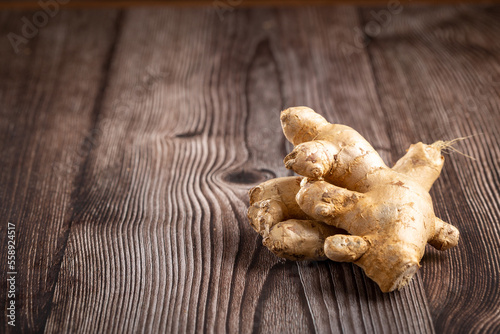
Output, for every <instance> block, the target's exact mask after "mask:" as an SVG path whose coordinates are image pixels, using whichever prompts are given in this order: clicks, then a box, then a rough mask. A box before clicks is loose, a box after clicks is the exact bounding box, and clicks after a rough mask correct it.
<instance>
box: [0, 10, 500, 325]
mask: <svg viewBox="0 0 500 334" xmlns="http://www.w3.org/2000/svg"><path fill="white" fill-rule="evenodd" d="M35 13H36V11H31V12H18V11H14V12H3V13H1V14H0V35H2V36H7V35H8V34H9V33H10V32H13V33H15V34H18V35H22V27H23V21H22V18H23V17H26V18H28V20H30V19H31V18H32V17H33V15H34V14H35ZM387 13H389V11H388V9H387V8H386V7H381V8H373V9H372V8H355V7H315V8H279V9H278V8H254V9H243V8H235V9H234V10H228V11H219V10H218V9H217V8H216V7H211V8H203V9H179V8H177V9H174V8H135V9H127V10H119V9H109V10H89V9H86V10H68V11H65V10H61V11H60V12H58V13H57V14H56V15H55V16H54V17H51V18H50V20H49V22H48V24H47V25H46V26H43V27H40V28H39V29H37V30H38V31H37V33H36V36H34V37H30V38H28V39H27V42H26V43H22V45H19V52H18V53H16V52H15V51H14V49H13V48H12V46H11V44H10V43H9V40H8V39H7V38H5V37H4V38H3V39H2V41H1V43H2V44H1V48H0V61H1V62H0V63H1V64H2V66H1V67H0V79H1V80H0V87H1V88H0V116H1V118H0V129H1V131H0V148H1V150H2V151H1V152H2V154H1V155H0V216H1V217H2V224H1V226H0V233H1V234H0V240H1V245H2V248H1V249H0V256H1V259H2V260H1V261H0V268H1V274H0V279H1V280H2V281H4V282H5V281H6V279H7V274H6V273H7V271H9V270H8V268H7V223H8V222H11V223H14V224H15V225H16V242H17V243H16V251H17V259H16V265H17V268H16V270H17V275H16V286H17V291H16V307H17V308H16V327H15V328H12V327H10V326H8V325H7V318H6V317H5V315H6V314H7V310H6V308H7V301H8V298H7V294H6V292H7V291H6V289H1V290H0V308H1V309H2V310H3V314H2V317H1V318H0V319H2V322H1V327H0V331H1V332H3V331H16V330H17V331H24V332H42V331H46V332H49V333H50V332H84V333H86V332H101V333H107V332H116V333H122V332H128V333H132V332H147V333H155V332H167V333H184V332H188V333H193V332H204V331H205V332H215V333H221V332H230V333H234V332H244V333H249V332H256V333H257V332H262V333H267V332H278V333H308V332H318V333H327V332H335V333H336V332H345V333H364V332H368V333H372V332H375V333H403V332H404V333H432V332H437V333H442V332H446V333H459V332H478V333H484V332H487V333H497V332H499V331H500V278H499V274H500V225H499V223H500V219H499V216H500V215H499V207H500V199H499V198H500V189H499V188H500V176H499V172H498V170H499V168H500V141H499V139H498V133H499V131H500V39H499V38H498V36H500V8H499V7H480V6H475V7H474V6H460V7H451V6H449V7H421V6H419V7H404V8H402V10H401V11H399V12H392V13H390V14H389V15H387ZM293 105H308V106H310V107H312V108H314V109H315V110H317V111H318V112H320V113H322V114H323V115H325V117H327V118H328V119H329V120H330V121H332V122H337V123H343V124H347V125H350V126H352V127H354V128H356V129H357V130H358V131H359V132H361V133H362V134H363V135H364V136H365V137H366V138H367V139H368V140H369V141H370V142H371V143H372V144H373V145H374V147H375V148H376V149H377V150H378V151H379V152H380V154H381V155H382V157H383V158H384V159H385V160H386V162H387V163H388V164H393V163H394V162H395V161H396V160H397V159H398V158H399V157H400V156H401V155H403V154H404V152H405V149H406V148H407V147H408V146H409V145H410V144H411V143H414V142H418V141H424V142H428V143H429V142H433V141H435V140H439V139H445V140H449V139H453V138H457V137H464V136H469V135H474V136H473V137H471V138H469V139H467V140H465V141H462V142H460V144H458V145H457V148H458V149H460V150H461V151H463V152H464V153H465V154H468V155H471V156H474V157H475V158H476V160H471V159H468V158H467V157H465V156H462V155H459V154H456V153H453V154H450V155H448V156H447V157H446V163H445V167H444V169H443V172H442V176H441V177H440V179H439V181H438V182H437V183H436V184H435V186H434V188H433V189H432V191H431V195H432V196H433V198H434V203H435V210H436V213H437V214H438V215H439V216H440V217H441V218H443V219H444V220H446V221H448V222H451V223H452V224H454V225H455V226H457V227H458V228H459V230H460V231H461V240H460V244H459V246H458V247H457V248H455V249H453V250H450V251H447V252H443V253H440V252H437V251H435V250H433V249H431V248H429V249H427V254H426V255H425V257H424V259H423V261H422V265H423V267H422V269H421V270H420V272H419V273H418V274H417V276H416V278H415V279H414V280H413V281H412V283H411V284H410V285H409V286H408V287H407V288H405V289H403V290H402V291H400V292H395V293H390V294H383V293H381V292H380V291H379V289H378V287H377V286H376V285H375V284H374V283H373V282H372V281H370V280H369V279H367V278H366V277H365V276H364V274H363V272H362V271H361V270H360V269H359V268H357V267H354V266H352V265H351V264H338V263H333V262H330V261H327V262H319V263H316V262H291V261H283V260H279V259H278V258H276V257H275V256H274V255H272V254H271V253H270V252H269V251H268V250H267V249H266V248H264V247H263V246H262V244H261V238H260V237H259V236H258V235H257V234H256V233H255V232H254V231H253V230H252V229H251V227H250V226H249V224H248V222H247V218H246V209H247V206H248V198H247V190H248V189H249V188H250V187H252V186H254V185H255V184H258V183H259V182H262V181H264V180H266V179H268V178H271V177H275V176H286V175H289V171H287V170H286V169H285V168H284V166H283V164H282V158H283V157H284V155H285V154H286V153H287V152H288V151H289V150H290V145H289V144H287V143H285V139H284V137H283V135H282V132H281V129H280V124H279V112H280V110H281V109H283V108H285V107H287V106H293Z"/></svg>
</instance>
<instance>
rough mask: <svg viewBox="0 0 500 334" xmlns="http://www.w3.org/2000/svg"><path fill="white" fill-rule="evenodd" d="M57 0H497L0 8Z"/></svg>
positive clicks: (14, 1) (4, 0)
mask: <svg viewBox="0 0 500 334" xmlns="http://www.w3.org/2000/svg"><path fill="white" fill-rule="evenodd" d="M54 1H57V3H60V4H61V5H62V6H63V7H65V8H81V7H85V8H88V7H100V8H103V7H122V8H123V7H139V6H165V5H167V6H178V7H194V6H212V7H214V8H215V7H218V8H224V9H225V10H232V9H233V8H236V7H259V6H293V7H295V6H328V5H351V6H354V5H355V6H387V4H388V3H401V4H429V5H439V4H441V5H442V4H465V3H469V4H472V3H473V4H495V3H499V2H500V0H474V1H473V0H395V1H392V2H391V1H387V0H0V8H4V9H12V8H24V9H29V8H40V7H41V5H40V3H54Z"/></svg>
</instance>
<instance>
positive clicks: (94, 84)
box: [0, 11, 115, 332]
mask: <svg viewBox="0 0 500 334" xmlns="http://www.w3.org/2000/svg"><path fill="white" fill-rule="evenodd" d="M32 14H33V13H32V12H8V13H6V12H4V13H2V14H1V15H0V35H2V42H1V45H2V47H1V48H0V63H1V64H2V66H0V105H1V107H0V147H1V151H2V154H1V155H0V203H1V205H0V216H1V217H2V223H1V225H0V235H1V237H0V240H1V244H2V247H1V249H0V258H1V259H2V261H1V262H0V268H1V269H0V273H1V274H0V278H1V281H2V282H6V279H7V272H13V271H15V272H17V274H16V275H8V276H9V277H11V276H14V277H15V284H16V297H15V299H12V298H9V299H8V298H7V290H6V289H4V286H3V287H2V289H0V309H2V310H4V311H3V313H2V315H1V319H2V321H1V322H0V332H10V331H14V330H15V331H16V332H41V331H43V329H44V326H45V322H46V319H47V316H48V314H49V313H50V311H51V301H52V296H53V293H54V288H55V284H56V280H57V273H58V272H59V268H60V264H61V261H62V257H63V255H64V250H65V244H66V241H67V237H68V233H69V228H70V225H71V221H70V217H71V215H72V211H73V210H75V209H77V208H76V207H75V202H74V195H75V194H76V193H77V192H78V188H79V183H78V176H79V174H80V173H82V172H83V170H82V169H81V168H82V166H84V164H83V163H84V161H85V159H86V157H87V155H88V152H89V151H90V150H91V148H92V145H93V143H92V140H93V139H94V138H93V135H92V132H91V128H92V126H93V122H94V121H95V120H94V111H95V109H96V108H98V105H97V103H98V102H97V101H98V97H99V90H100V88H102V87H101V86H102V85H101V84H100V83H102V82H104V81H103V80H105V76H106V66H107V62H108V58H109V52H110V46H111V45H112V41H113V37H114V34H113V24H114V20H115V12H103V11H100V12H92V11H86V12H79V11H73V12H64V13H60V14H59V15H58V16H57V17H54V18H51V22H50V25H47V26H45V27H42V28H40V29H38V31H37V33H36V34H35V33H34V32H33V33H34V34H35V35H36V36H33V37H31V38H30V39H29V41H28V42H27V43H22V48H21V45H20V46H19V47H20V53H19V54H16V52H15V51H14V48H13V47H12V46H11V45H10V44H9V41H8V39H7V38H5V36H7V34H8V33H16V34H21V32H20V30H21V29H22V28H21V27H22V25H23V22H22V21H21V19H22V17H24V16H27V17H29V16H30V15H32ZM82 26H85V27H86V28H85V29H82ZM95 36H99V38H98V39H96V38H95ZM8 222H11V223H13V224H15V226H16V227H15V231H16V239H15V241H16V265H15V268H14V269H13V268H8V267H7V223H8ZM4 245H5V247H4ZM2 284H5V283H2ZM11 300H15V302H16V304H15V307H16V320H15V327H11V326H9V325H7V321H6V320H7V319H6V315H7V311H6V309H7V303H10V301H11ZM9 320H10V319H9Z"/></svg>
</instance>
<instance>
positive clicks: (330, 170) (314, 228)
mask: <svg viewBox="0 0 500 334" xmlns="http://www.w3.org/2000/svg"><path fill="white" fill-rule="evenodd" d="M281 123H282V127H283V131H284V134H285V136H286V138H287V139H288V140H289V141H290V142H291V143H292V144H293V145H294V146H295V148H294V150H293V151H292V152H291V153H290V154H289V155H288V156H287V157H286V158H285V166H286V167H287V168H289V169H293V170H294V171H295V172H296V173H297V174H300V175H302V176H303V177H287V178H277V179H273V180H269V181H266V182H264V183H263V184H261V185H259V186H257V187H255V188H253V189H252V190H251V191H250V208H249V210H248V217H249V219H250V222H251V225H252V227H253V228H254V229H255V230H256V231H257V232H259V233H260V234H261V235H262V236H263V238H264V239H263V243H264V245H265V246H266V247H268V248H269V249H270V250H271V251H272V252H274V253H275V254H276V255H278V256H281V257H284V258H288V259H293V260H299V259H312V260H323V259H325V258H329V259H331V260H333V261H339V262H353V263H355V264H356V265H358V266H360V267H361V268H363V270H364V271H365V273H366V275H367V276H368V277H370V278H371V279H372V280H374V281H375V282H376V283H377V284H378V285H379V286H380V289H381V290H382V291H383V292H389V291H393V290H396V289H400V288H402V287H403V286H405V285H406V284H407V283H408V282H409V281H410V279H411V278H412V277H413V275H414V274H415V273H416V271H417V270H418V268H419V267H420V264H419V263H420V260H421V259H422V256H423V255H424V251H425V245H426V244H427V243H429V244H431V245H432V246H433V247H435V248H437V249H439V250H447V249H449V248H451V247H454V246H456V245H457V243H458V239H459V232H458V230H457V229H456V228H455V227H454V226H452V225H450V224H447V223H445V222H443V221H442V220H441V219H439V218H437V217H436V216H435V214H434V210H433V207H432V199H431V197H430V195H429V190H430V188H431V187H432V184H433V183H434V181H435V180H436V179H437V178H438V176H439V174H440V172H441V168H442V166H443V162H444V158H443V156H442V155H441V148H442V147H443V146H444V145H443V142H436V143H434V144H432V145H426V144H423V143H418V144H414V145H411V147H410V149H409V150H408V152H407V154H406V155H405V156H403V157H402V158H401V159H400V160H399V161H398V162H397V163H396V165H395V166H394V167H393V168H389V167H387V166H386V165H385V163H384V162H383V160H382V159H381V157H380V156H379V155H378V153H377V152H376V151H375V150H374V149H373V147H372V146H371V145H370V144H369V143H368V142H367V141H366V140H365V139H364V138H363V137H362V136H361V135H360V134H359V133H357V132H356V131H355V130H354V129H352V128H350V127H348V126H344V125H339V124H330V123H329V122H327V121H326V120H325V119H324V118H323V117H322V116H321V115H319V114H317V113H315V112H314V111H313V110H312V109H310V108H307V107H295V108H289V109H286V110H284V111H283V112H282V113H281Z"/></svg>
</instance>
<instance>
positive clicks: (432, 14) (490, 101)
mask: <svg viewBox="0 0 500 334" xmlns="http://www.w3.org/2000/svg"><path fill="white" fill-rule="evenodd" d="M370 12H371V10H365V11H363V18H364V22H363V24H364V26H366V25H367V24H368V22H370V21H373V16H372V14H371V13H370ZM499 14H500V12H499V10H498V8H496V7H495V8H481V7H465V6H461V7H442V8H433V9H430V8H411V9H410V8H405V10H404V11H403V12H402V13H400V14H399V15H394V16H392V18H391V23H390V24H389V25H387V26H386V27H385V28H384V29H381V31H380V34H377V36H373V39H372V40H371V43H369V45H368V50H369V53H370V55H371V57H372V59H373V65H374V73H375V77H376V81H377V87H378V92H379V96H380V99H381V102H382V106H383V109H384V111H385V113H386V115H387V119H388V124H389V127H388V131H389V133H391V136H392V142H393V143H394V146H395V147H397V150H398V151H399V154H402V153H403V151H402V149H404V148H405V147H407V146H408V145H409V144H410V143H412V142H416V141H420V140H421V141H424V142H427V143H430V142H433V141H436V140H440V139H444V140H451V139H454V138H458V137H464V136H470V135H474V137H472V138H469V139H467V140H465V141H463V142H461V143H459V144H457V145H456V147H457V148H458V149H460V150H461V151H463V152H465V153H466V154H469V155H472V156H474V157H475V158H476V160H475V161H472V160H470V159H468V158H466V157H464V156H460V155H459V154H450V155H449V156H448V157H447V159H446V160H447V161H446V163H445V167H444V170H443V173H442V176H441V178H440V179H439V180H438V182H437V183H436V184H435V186H434V188H433V190H432V192H431V195H432V196H433V198H434V199H435V202H434V203H435V206H436V208H435V210H436V212H437V214H438V215H439V216H440V217H441V218H443V219H444V220H446V221H449V222H450V223H452V224H454V225H455V226H457V227H458V229H459V230H460V232H461V240H460V244H459V246H458V247H457V248H456V249H453V250H450V251H447V252H445V253H440V252H438V251H436V250H434V249H432V248H429V249H428V250H427V255H426V256H425V257H424V260H423V269H422V274H423V278H424V280H423V281H424V286H425V290H426V292H427V297H428V299H429V306H430V312H431V314H432V317H433V319H434V324H435V327H436V331H437V332H439V333H458V332H468V333H470V332H476V333H478V332H484V333H486V332H488V333H498V332H499V331H500V228H499V224H498V222H499V221H500V215H499V210H498V208H499V206H500V177H499V174H498V170H500V161H499V159H498V156H499V152H500V142H499V139H498V132H499V130H500V118H499V117H498V115H499V112H500V106H499V96H500V80H499V78H500V75H499V74H500V64H499V58H498V52H499V50H500V43H499V40H498V35H499V33H500V21H499V19H498V18H499Z"/></svg>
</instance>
